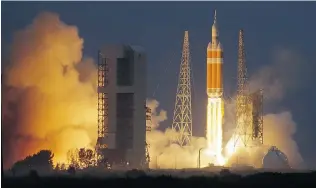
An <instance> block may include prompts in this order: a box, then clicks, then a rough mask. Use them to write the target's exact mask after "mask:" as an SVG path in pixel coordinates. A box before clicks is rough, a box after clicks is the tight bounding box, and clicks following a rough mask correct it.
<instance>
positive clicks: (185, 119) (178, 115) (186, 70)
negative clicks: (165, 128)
mask: <svg viewBox="0 0 316 188" xmlns="http://www.w3.org/2000/svg"><path fill="white" fill-rule="evenodd" d="M172 129H174V130H176V131H178V132H179V133H180V136H179V137H178V138H176V141H177V142H178V144H179V145H180V146H183V145H189V144H190V142H191V137H192V104H191V69H190V49H189V32H188V31H185V33H184V42H183V50H182V58H181V64H180V73H179V80H178V87H177V94H176V102H175V108H174V114H173V122H172Z"/></svg>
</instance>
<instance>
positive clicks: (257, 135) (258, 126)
mask: <svg viewBox="0 0 316 188" xmlns="http://www.w3.org/2000/svg"><path fill="white" fill-rule="evenodd" d="M237 76H238V78H237V98H236V124H237V128H236V136H237V137H236V139H235V146H236V145H239V146H240V144H241V146H243V147H252V146H258V145H261V144H263V93H262V90H258V91H256V92H254V93H251V94H250V88H249V83H248V75H247V67H246V58H245V47H244V32H243V30H240V31H239V42H238V70H237Z"/></svg>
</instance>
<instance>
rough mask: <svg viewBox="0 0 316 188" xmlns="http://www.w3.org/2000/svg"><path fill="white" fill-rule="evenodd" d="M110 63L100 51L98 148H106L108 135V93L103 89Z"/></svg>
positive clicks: (107, 80)
mask: <svg viewBox="0 0 316 188" xmlns="http://www.w3.org/2000/svg"><path fill="white" fill-rule="evenodd" d="M108 73H109V68H108V63H107V61H106V58H105V57H103V55H102V54H101V52H99V53H98V141H97V148H106V147H107V146H106V144H105V143H103V142H102V140H104V138H105V137H107V135H108V110H109V109H108V93H104V92H103V91H102V90H103V89H104V88H105V87H106V86H107V85H108V83H109V79H108Z"/></svg>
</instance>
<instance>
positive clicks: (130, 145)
mask: <svg viewBox="0 0 316 188" xmlns="http://www.w3.org/2000/svg"><path fill="white" fill-rule="evenodd" d="M98 74H99V75H98V140H97V145H96V149H97V151H98V153H99V154H100V155H102V156H104V158H106V159H107V161H108V162H109V163H112V164H114V163H115V164H118V163H125V164H129V166H131V167H140V166H142V164H144V161H145V158H146V108H145V107H144V103H145V102H146V78H147V76H146V54H145V52H144V49H142V48H141V47H139V46H131V45H108V46H104V47H103V48H102V49H101V50H100V52H99V59H98Z"/></svg>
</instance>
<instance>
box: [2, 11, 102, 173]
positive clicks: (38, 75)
mask: <svg viewBox="0 0 316 188" xmlns="http://www.w3.org/2000/svg"><path fill="white" fill-rule="evenodd" d="M82 49H83V39H82V38H80V37H79V35H78V29H77V28H76V27H75V26H70V25H67V24H65V23H63V22H62V21H60V19H59V16H58V15H57V14H54V13H49V12H44V13H40V14H39V15H38V16H37V17H36V18H35V19H34V20H33V23H32V24H31V25H29V26H27V27H26V28H24V29H23V30H21V31H18V32H17V33H15V35H14V39H13V44H12V48H11V51H10V63H9V66H8V67H7V69H6V70H5V72H4V81H5V82H4V84H3V85H4V86H3V88H2V89H3V99H2V107H3V111H2V121H3V122H2V125H3V127H2V131H3V133H4V134H3V136H4V139H3V147H4V148H3V149H4V165H5V167H9V166H10V165H12V163H13V162H15V161H17V160H20V159H22V158H24V157H26V156H28V155H30V154H33V153H35V152H37V151H39V150H40V149H51V150H52V151H53V152H54V154H55V158H54V159H55V160H57V161H64V162H65V160H66V153H67V151H68V150H69V149H71V148H74V147H86V146H89V145H90V144H94V143H95V140H96V134H95V133H96V126H95V122H96V118H97V117H96V113H95V106H96V102H97V101H96V87H95V85H96V83H95V82H96V79H95V78H96V74H97V72H96V68H95V66H94V63H93V60H92V59H84V60H82ZM79 138H80V139H79Z"/></svg>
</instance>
